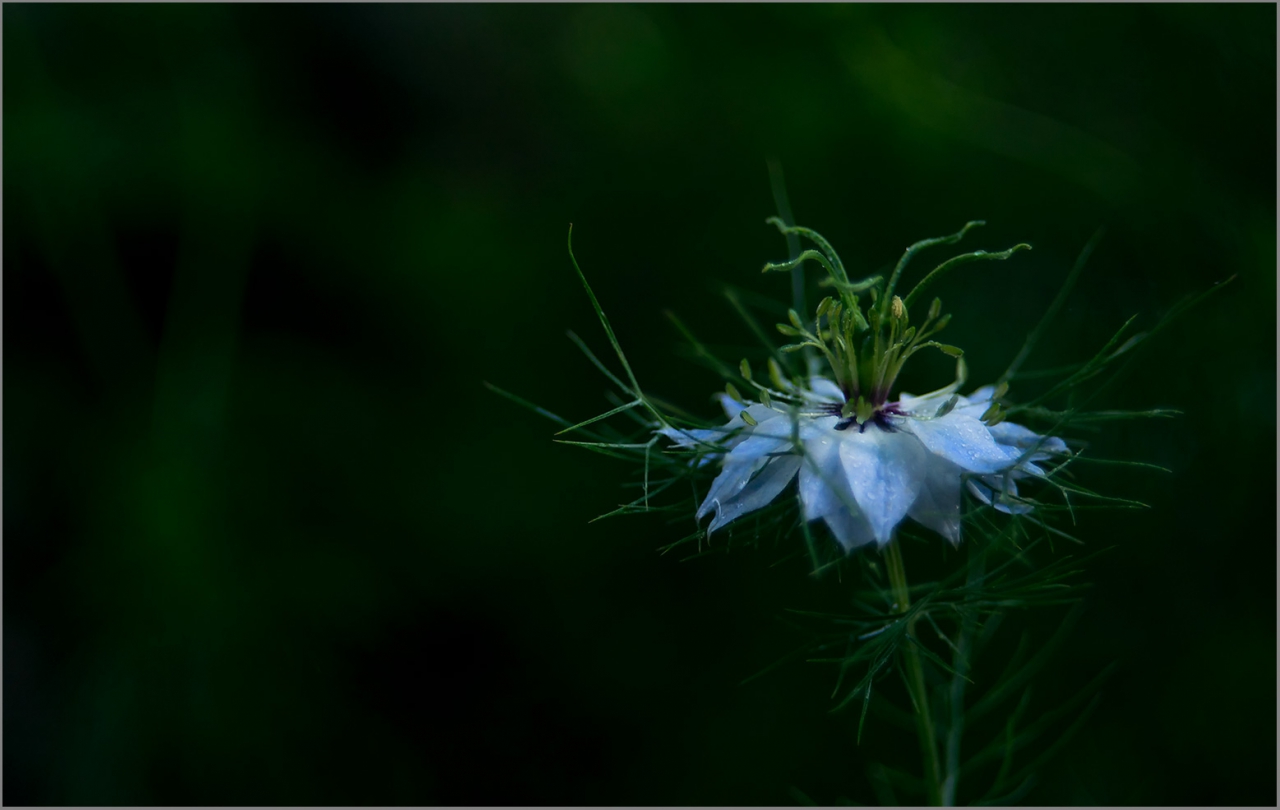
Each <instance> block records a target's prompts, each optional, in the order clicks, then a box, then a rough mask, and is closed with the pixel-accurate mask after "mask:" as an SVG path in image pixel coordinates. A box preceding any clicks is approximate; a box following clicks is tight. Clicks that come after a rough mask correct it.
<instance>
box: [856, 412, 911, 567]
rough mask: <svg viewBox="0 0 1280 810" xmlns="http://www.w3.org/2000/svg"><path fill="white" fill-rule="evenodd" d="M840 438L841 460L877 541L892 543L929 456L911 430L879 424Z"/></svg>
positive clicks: (909, 506) (860, 507)
mask: <svg viewBox="0 0 1280 810" xmlns="http://www.w3.org/2000/svg"><path fill="white" fill-rule="evenodd" d="M845 433H846V434H847V435H846V437H845V438H844V440H843V441H841V442H840V462H841V464H842V465H843V466H844V472H845V475H846V476H848V479H849V486H850V489H852V490H853V497H854V500H856V501H857V503H858V507H859V509H861V510H862V513H863V514H864V515H865V516H866V518H867V520H868V521H869V522H870V524H871V528H872V530H873V531H874V533H875V537H876V540H877V542H879V543H880V544H881V545H883V544H885V543H888V542H889V540H890V538H891V537H892V536H893V529H894V527H895V526H897V525H898V523H899V522H901V521H902V518H903V517H904V516H905V515H906V514H907V510H908V509H910V508H911V504H913V503H915V500H916V496H917V495H918V494H919V492H920V487H921V485H922V484H923V481H924V476H925V469H924V463H925V461H926V459H927V455H926V454H925V451H924V448H923V447H921V445H920V442H919V441H917V440H916V438H915V437H914V436H912V435H911V434H909V433H901V432H893V433H889V432H886V431H883V430H880V429H879V428H872V429H870V430H865V431H855V430H848V431H845Z"/></svg>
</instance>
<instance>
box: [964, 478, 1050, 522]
mask: <svg viewBox="0 0 1280 810" xmlns="http://www.w3.org/2000/svg"><path fill="white" fill-rule="evenodd" d="M968 485H969V491H970V492H972V493H973V495H974V497H976V498H977V499H978V500H980V501H982V502H983V503H985V504H987V505H988V506H993V507H995V509H996V511H999V512H1004V513H1005V514H1006V515H1025V514H1027V513H1028V512H1030V511H1032V510H1033V509H1034V507H1033V506H1032V505H1031V504H1029V503H1019V502H1018V501H1017V500H1015V499H1016V498H1017V497H1018V485H1017V483H1016V482H1014V480H1013V476H1008V478H1007V480H1006V477H1005V476H1002V475H984V476H982V477H981V478H980V479H978V478H970V479H969V480H968Z"/></svg>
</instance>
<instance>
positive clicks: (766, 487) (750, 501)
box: [707, 454, 800, 534]
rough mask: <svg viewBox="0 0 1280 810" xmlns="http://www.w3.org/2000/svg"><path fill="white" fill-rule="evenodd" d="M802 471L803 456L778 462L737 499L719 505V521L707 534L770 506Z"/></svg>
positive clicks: (757, 477)
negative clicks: (797, 472)
mask: <svg viewBox="0 0 1280 810" xmlns="http://www.w3.org/2000/svg"><path fill="white" fill-rule="evenodd" d="M799 468H800V456H799V455H797V454H792V455H787V456H779V457H777V458H774V459H773V460H772V461H770V462H769V463H768V464H766V465H765V467H764V469H763V470H761V471H760V473H759V474H758V475H756V477H755V478H753V479H751V482H750V483H748V484H747V485H746V486H745V487H743V488H742V490H741V492H739V493H738V494H737V495H736V496H734V497H732V498H729V499H727V500H723V501H719V502H718V507H717V509H716V519H715V520H713V521H711V525H710V526H708V527H707V534H711V533H712V532H714V531H715V530H716V529H718V528H720V527H721V526H724V525H725V524H726V523H728V522H729V521H731V520H734V519H736V518H739V517H742V516H743V515H745V514H747V513H748V512H754V511H755V510H757V509H759V508H761V507H763V506H767V505H768V504H769V503H770V502H771V501H772V500H773V499H774V498H776V497H777V496H778V494H779V493H781V492H782V490H784V489H786V486H787V484H789V483H790V482H791V479H792V478H794V477H795V475H796V470H798V469H799Z"/></svg>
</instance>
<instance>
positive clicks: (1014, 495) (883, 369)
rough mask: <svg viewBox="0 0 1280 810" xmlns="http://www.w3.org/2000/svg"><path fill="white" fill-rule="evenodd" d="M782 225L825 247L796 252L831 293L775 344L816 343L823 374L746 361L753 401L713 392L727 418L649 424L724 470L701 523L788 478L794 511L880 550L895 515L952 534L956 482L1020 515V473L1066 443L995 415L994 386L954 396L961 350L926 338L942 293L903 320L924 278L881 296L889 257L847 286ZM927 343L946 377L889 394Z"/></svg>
mask: <svg viewBox="0 0 1280 810" xmlns="http://www.w3.org/2000/svg"><path fill="white" fill-rule="evenodd" d="M780 227H782V226H780ZM785 230H791V231H796V232H800V233H802V235H806V236H809V237H810V238H811V239H814V241H815V242H818V244H819V246H820V247H823V248H824V250H823V252H821V253H819V252H818V251H806V254H807V255H806V256H805V257H806V258H812V259H815V260H817V261H819V262H820V263H821V264H822V265H823V266H824V267H826V268H827V269H828V271H829V272H830V274H831V276H832V279H833V282H834V285H835V286H836V287H837V288H839V289H840V292H841V295H840V297H839V298H838V299H835V298H827V299H824V300H823V302H822V303H821V304H820V305H819V306H818V310H817V314H816V316H815V318H814V320H813V321H812V322H811V323H812V327H811V328H810V327H807V326H806V325H805V324H804V323H803V322H802V321H801V319H800V317H799V316H798V315H797V314H796V313H795V312H794V311H792V312H791V324H790V325H789V326H788V325H786V324H779V325H778V328H779V331H781V332H782V333H783V334H786V335H790V336H793V337H799V338H801V340H800V342H798V343H795V344H793V345H791V346H788V347H784V350H793V351H798V350H801V349H805V348H810V349H813V350H816V351H817V352H820V353H821V354H822V356H823V357H825V358H826V360H827V361H828V363H829V364H830V366H831V371H832V374H831V376H830V377H827V376H812V377H810V378H809V379H808V380H806V381H805V383H804V384H801V383H800V382H799V381H792V380H789V379H786V378H785V377H784V376H783V374H782V373H781V369H780V368H779V367H778V365H777V364H776V363H774V362H772V361H771V362H770V377H771V381H772V383H773V385H772V387H769V386H764V385H761V384H759V383H756V382H754V381H753V380H752V377H751V369H750V366H749V365H748V364H747V362H746V361H745V360H744V361H743V363H742V377H743V379H745V380H746V381H747V382H748V383H749V384H750V385H752V386H754V387H755V388H756V389H758V391H759V396H760V402H758V403H752V404H748V403H747V402H745V401H744V400H743V398H742V397H741V395H740V394H739V393H738V392H737V389H736V388H734V387H733V386H732V385H731V386H730V387H729V395H721V404H722V406H723V407H724V410H725V413H726V415H727V416H728V417H729V422H728V424H726V425H725V426H724V427H722V428H719V429H700V430H681V429H677V428H673V427H670V426H665V427H662V428H660V429H659V430H658V432H659V433H660V434H662V435H664V436H666V437H667V438H669V439H671V440H673V442H674V443H675V446H676V447H680V448H691V449H701V450H702V451H703V452H702V453H701V455H700V457H699V463H703V464H706V463H710V462H718V463H719V464H720V465H721V471H720V473H719V475H718V476H716V478H715V480H714V481H713V482H712V484H711V489H710V491H709V492H708V493H707V495H706V498H705V499H704V500H703V502H702V505H701V506H700V507H699V508H698V512H697V518H698V519H702V518H704V517H706V516H707V515H708V514H711V513H712V512H714V513H715V517H714V519H713V520H712V521H711V524H710V525H709V527H708V529H707V531H708V533H711V532H714V531H716V530H717V529H719V528H721V527H723V526H724V525H726V524H728V523H729V522H731V521H733V520H735V519H737V518H739V517H742V516H743V515H746V514H749V513H750V512H753V511H755V510H757V509H760V508H762V507H764V506H766V505H768V504H769V503H771V502H772V501H773V500H774V499H775V498H777V497H778V496H779V495H781V494H782V493H783V491H784V490H786V489H787V488H788V486H789V485H790V483H791V482H792V481H793V480H797V479H798V487H799V498H800V503H801V506H802V510H803V515H804V519H805V520H806V521H817V520H822V521H824V522H825V523H826V525H827V526H828V527H829V528H830V529H831V532H832V534H833V535H834V536H835V537H836V539H837V540H838V541H839V542H840V544H841V545H842V546H843V547H844V548H845V550H846V551H848V550H852V549H855V548H858V547H859V546H864V545H868V544H870V543H872V542H875V543H877V544H878V545H880V546H884V545H886V544H887V543H888V542H889V541H890V540H891V539H892V537H893V534H894V530H895V529H896V527H897V526H898V525H899V524H900V523H901V522H902V521H903V520H904V519H906V518H910V519H912V520H913V521H915V522H917V523H919V524H921V525H923V526H925V527H926V528H928V529H931V530H932V531H934V532H936V533H938V534H940V535H942V536H943V537H945V538H946V539H947V540H949V541H951V542H952V543H953V544H956V543H959V541H960V524H961V501H962V492H963V490H964V489H965V488H966V487H967V489H968V490H969V492H970V493H971V494H972V495H973V496H974V497H975V498H976V499H977V500H978V501H980V502H982V503H984V504H988V505H990V506H993V507H994V508H995V509H997V510H1000V511H1003V512H1006V513H1025V512H1028V511H1031V509H1032V508H1033V507H1032V505H1031V504H1030V503H1029V502H1026V501H1023V500H1021V499H1020V498H1019V495H1018V488H1017V481H1018V480H1019V479H1023V478H1027V477H1029V476H1041V477H1043V476H1045V475H1046V471H1045V469H1044V468H1043V467H1042V466H1041V464H1042V463H1043V462H1045V461H1046V460H1049V459H1051V458H1052V457H1053V456H1054V455H1060V454H1065V453H1066V451H1067V448H1066V445H1065V443H1064V442H1063V441H1062V440H1061V439H1059V438H1056V437H1047V436H1041V435H1039V434H1037V433H1035V432H1034V431H1032V430H1030V429H1028V428H1026V427H1023V426H1021V425H1017V424H1013V423H1009V422H1006V421H1004V411H1003V410H1002V408H1001V406H1000V399H1001V397H1002V396H1003V394H1004V391H1005V386H1001V387H1000V388H998V389H997V388H996V387H995V386H987V387H984V388H980V389H978V390H977V391H974V392H973V393H971V394H970V395H969V396H967V397H965V396H960V395H959V394H957V393H955V392H956V391H957V390H958V389H959V387H960V385H961V384H962V383H963V379H964V361H963V359H959V358H960V357H961V355H962V352H960V350H959V349H957V348H955V347H953V346H947V345H943V344H939V343H936V342H935V341H931V340H928V338H929V337H930V336H932V335H934V334H936V333H937V332H938V331H940V330H941V329H942V328H943V327H945V326H946V324H947V322H948V320H949V317H950V316H941V302H940V301H939V300H937V299H935V300H934V302H933V305H932V306H931V307H930V309H929V313H928V316H927V317H926V318H925V319H924V321H923V322H922V323H921V324H919V326H918V327H917V326H912V325H910V324H909V317H908V311H907V305H908V303H907V302H909V301H911V300H912V299H913V298H915V297H916V296H917V294H918V292H919V290H920V288H921V287H922V286H923V285H924V283H925V282H921V284H920V285H918V286H917V288H916V290H913V291H912V293H911V294H910V295H908V296H907V301H904V300H903V299H901V298H899V297H898V296H892V297H890V294H891V291H892V284H893V282H894V281H896V279H897V273H898V272H900V270H901V266H902V263H900V265H899V269H898V271H896V272H895V275H894V277H893V278H891V280H890V285H889V286H888V287H887V288H886V289H883V290H882V289H881V287H880V285H881V279H879V278H874V279H868V280H867V281H865V282H861V283H859V284H851V283H849V281H848V279H847V277H846V276H845V274H844V270H843V267H842V266H841V265H840V263H839V259H838V257H836V256H835V253H834V251H831V250H830V247H829V246H828V245H826V243H825V241H824V240H822V239H821V237H820V236H817V235H816V234H813V233H812V232H810V231H807V229H802V228H791V229H785ZM961 233H962V234H963V231H962V232H961ZM956 238H958V236H957V237H956ZM939 241H941V240H939ZM1009 253H1012V250H1010V251H1006V252H1005V254H976V256H977V257H979V258H982V257H990V258H1003V257H1005V256H1007V255H1008V254H1009ZM969 256H975V254H969ZM795 263H796V262H791V263H789V264H787V265H766V268H765V269H766V270H771V269H780V268H786V267H790V266H792V265H794V264H795ZM945 267H946V265H943V267H940V268H939V270H938V271H935V273H934V274H930V276H929V277H927V278H926V279H925V281H926V282H927V281H928V280H930V278H932V277H933V276H934V275H936V274H937V273H938V272H940V271H941V270H943V269H945ZM864 290H870V291H871V293H872V295H871V298H872V300H871V304H870V306H868V307H867V311H866V313H865V314H864V313H863V310H862V307H861V306H860V305H859V297H858V295H856V294H854V293H856V292H861V291H864ZM877 298H878V299H879V300H878V301H877ZM928 347H934V348H938V349H941V350H942V351H944V352H946V353H947V354H949V355H951V356H954V357H957V366H958V367H957V380H956V382H955V383H953V384H952V385H950V386H947V387H946V388H943V389H940V390H938V391H935V392H933V393H931V394H927V395H925V396H920V397H913V396H911V395H910V394H905V393H904V394H901V395H900V396H899V397H898V398H897V399H896V400H892V401H891V400H890V399H889V396H888V394H889V392H890V390H891V389H892V386H893V383H894V381H895V379H896V377H897V375H898V372H899V371H900V370H901V368H902V365H903V364H904V363H905V362H906V360H907V359H908V358H909V357H910V356H911V355H912V354H914V353H915V352H916V351H919V350H921V349H924V348H928Z"/></svg>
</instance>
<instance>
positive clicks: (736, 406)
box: [716, 393, 747, 419]
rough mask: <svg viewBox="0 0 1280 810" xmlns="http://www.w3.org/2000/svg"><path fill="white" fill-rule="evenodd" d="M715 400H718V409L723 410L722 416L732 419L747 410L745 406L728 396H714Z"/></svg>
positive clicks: (722, 394)
mask: <svg viewBox="0 0 1280 810" xmlns="http://www.w3.org/2000/svg"><path fill="white" fill-rule="evenodd" d="M716 399H718V400H720V407H721V408H723V409H724V415H725V416H727V417H729V418H730V419H732V418H733V417H735V416H737V415H738V414H740V413H742V412H743V411H744V410H746V409H747V406H746V405H744V404H743V403H741V402H739V401H738V400H736V399H734V398H733V397H731V396H729V395H728V394H724V393H720V394H716Z"/></svg>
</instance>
